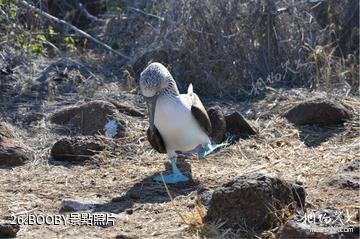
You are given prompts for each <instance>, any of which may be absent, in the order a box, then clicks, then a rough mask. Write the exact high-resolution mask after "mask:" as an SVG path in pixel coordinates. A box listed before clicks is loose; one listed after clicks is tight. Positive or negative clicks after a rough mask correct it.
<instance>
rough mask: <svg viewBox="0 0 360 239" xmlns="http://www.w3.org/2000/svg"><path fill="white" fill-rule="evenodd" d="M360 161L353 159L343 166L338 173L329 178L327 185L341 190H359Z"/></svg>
mask: <svg viewBox="0 0 360 239" xmlns="http://www.w3.org/2000/svg"><path fill="white" fill-rule="evenodd" d="M359 169H360V159H355V160H352V161H350V162H347V163H345V164H344V166H343V167H342V168H341V169H340V170H338V172H337V173H336V174H335V175H333V176H331V177H330V179H329V180H328V182H327V183H328V185H330V186H334V187H338V188H343V189H357V190H358V189H359V188H360V175H359Z"/></svg>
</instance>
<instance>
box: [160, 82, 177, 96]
mask: <svg viewBox="0 0 360 239" xmlns="http://www.w3.org/2000/svg"><path fill="white" fill-rule="evenodd" d="M160 95H165V96H170V97H176V96H178V95H180V93H179V90H178V88H177V86H176V82H175V80H174V79H173V78H172V77H170V78H169V79H168V85H167V87H166V88H164V89H163V90H162V91H161V93H160Z"/></svg>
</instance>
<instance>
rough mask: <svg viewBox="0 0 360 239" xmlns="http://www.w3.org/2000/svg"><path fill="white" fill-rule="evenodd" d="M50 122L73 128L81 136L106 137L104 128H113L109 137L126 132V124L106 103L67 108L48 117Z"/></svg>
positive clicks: (115, 109) (98, 101)
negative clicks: (98, 135)
mask: <svg viewBox="0 0 360 239" xmlns="http://www.w3.org/2000/svg"><path fill="white" fill-rule="evenodd" d="M50 122H51V123H54V124H59V125H64V126H69V127H71V126H75V127H76V128H78V129H79V131H80V133H81V134H83V135H96V134H102V135H108V133H107V130H106V128H108V127H107V126H109V128H114V130H110V131H114V133H113V134H112V133H111V135H112V136H111V137H122V136H124V135H125V133H126V132H127V131H128V128H127V124H126V122H125V120H124V117H123V115H122V114H121V113H119V112H118V110H117V108H116V107H115V106H114V105H113V104H111V103H109V102H107V101H101V100H96V101H91V102H88V103H84V104H82V105H79V106H74V107H67V108H64V109H62V110H60V111H58V112H55V113H53V114H52V115H51V116H50Z"/></svg>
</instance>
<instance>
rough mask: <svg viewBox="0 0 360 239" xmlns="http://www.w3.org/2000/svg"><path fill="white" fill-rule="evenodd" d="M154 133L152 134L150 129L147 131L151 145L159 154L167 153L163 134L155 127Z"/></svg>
mask: <svg viewBox="0 0 360 239" xmlns="http://www.w3.org/2000/svg"><path fill="white" fill-rule="evenodd" d="M154 128H155V130H154V133H153V134H151V133H150V127H149V128H148V130H147V139H148V141H149V143H150V145H151V147H153V149H155V150H156V151H158V152H159V153H163V154H164V153H166V147H165V144H164V140H163V139H162V137H161V134H160V132H159V130H158V129H157V128H156V127H154Z"/></svg>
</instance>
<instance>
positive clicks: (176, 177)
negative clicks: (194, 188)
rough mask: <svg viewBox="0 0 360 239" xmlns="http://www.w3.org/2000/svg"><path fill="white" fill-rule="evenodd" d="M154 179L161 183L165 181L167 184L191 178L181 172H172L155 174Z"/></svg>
mask: <svg viewBox="0 0 360 239" xmlns="http://www.w3.org/2000/svg"><path fill="white" fill-rule="evenodd" d="M154 180H155V181H157V182H160V183H162V182H163V181H164V182H165V183H167V184H175V183H179V182H186V181H189V178H188V177H186V176H184V175H182V174H181V173H172V174H169V175H163V176H161V175H159V176H155V177H154Z"/></svg>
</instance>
